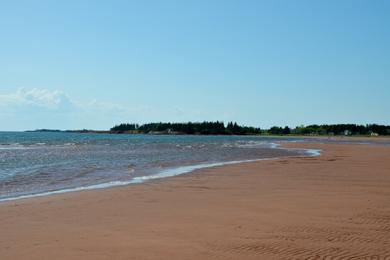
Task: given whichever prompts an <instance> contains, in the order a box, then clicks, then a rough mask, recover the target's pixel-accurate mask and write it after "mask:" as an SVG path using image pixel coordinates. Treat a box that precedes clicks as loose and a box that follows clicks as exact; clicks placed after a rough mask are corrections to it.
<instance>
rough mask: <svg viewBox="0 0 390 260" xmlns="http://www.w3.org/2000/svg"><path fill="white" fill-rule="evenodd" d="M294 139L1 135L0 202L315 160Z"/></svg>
mask: <svg viewBox="0 0 390 260" xmlns="http://www.w3.org/2000/svg"><path fill="white" fill-rule="evenodd" d="M280 140H283V141H299V140H297V139H294V138H265V137H256V136H251V137H249V136H188V135H114V134H87V133H64V132H58V133H57V132H0V201H7V200H13V199H18V198H28V197H34V196H43V195H50V194H56V193H63V192H70V191H79V190H85V189H96V188H106V187H111V186H119V185H128V184H132V183H134V184H135V183H141V182H145V181H148V180H152V179H157V178H164V177H170V176H175V175H179V174H183V173H188V172H191V171H193V170H196V169H201V168H205V167H213V166H219V165H224V164H232V163H238V162H244V161H254V160H264V159H272V158H280V157H287V156H297V155H298V156H299V155H305V154H308V155H315V154H317V153H318V152H317V151H314V150H312V151H305V150H293V149H291V150H289V149H283V148H280V147H279V146H278V145H276V144H275V142H277V141H280Z"/></svg>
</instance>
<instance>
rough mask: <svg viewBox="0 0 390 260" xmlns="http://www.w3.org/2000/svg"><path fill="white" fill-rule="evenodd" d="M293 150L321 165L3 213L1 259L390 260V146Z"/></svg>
mask: <svg viewBox="0 0 390 260" xmlns="http://www.w3.org/2000/svg"><path fill="white" fill-rule="evenodd" d="M290 146H292V144H290ZM293 146H295V147H310V148H320V149H323V155H322V156H321V157H316V158H289V159H278V160H273V161H262V162H256V163H247V164H240V165H230V166H224V167H218V168H213V169H207V170H202V171H198V172H196V173H192V174H187V175H182V176H178V177H174V178H170V179H165V180H159V181H154V182H150V183H146V184H140V185H130V186H126V187H120V188H112V189H106V190H95V191H86V192H76V193H68V194H62V195H55V196H49V197H43V198H35V199H27V200H19V201H12V202H6V203H0V232H1V233H0V259H1V260H3V259H39V260H41V259H94V260H95V259H97V260H98V259H180V260H182V259H390V146H387V147H385V146H367V145H341V144H327V145H324V144H293Z"/></svg>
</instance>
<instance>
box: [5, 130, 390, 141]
mask: <svg viewBox="0 0 390 260" xmlns="http://www.w3.org/2000/svg"><path fill="white" fill-rule="evenodd" d="M0 132H2V131H0ZM5 132H8V131H5ZM20 132H24V133H78V134H114V135H169V136H174V135H194V136H197V135H198V136H205V135H214V136H261V137H270V138H272V137H286V138H288V137H296V138H299V137H304V138H319V137H322V138H332V137H334V138H369V139H370V140H372V139H380V138H385V139H389V138H390V136H389V135H378V136H373V135H342V134H339V135H326V134H324V135H321V134H318V135H316V134H307V135H298V134H286V135H283V134H280V135H276V134H245V135H234V134H200V133H196V134H186V133H166V132H163V131H162V132H152V133H141V132H121V133H117V132H112V131H108V130H51V129H38V130H26V131H20Z"/></svg>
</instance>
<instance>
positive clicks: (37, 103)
mask: <svg viewBox="0 0 390 260" xmlns="http://www.w3.org/2000/svg"><path fill="white" fill-rule="evenodd" d="M0 106H2V107H8V108H13V107H41V108H46V109H64V108H69V107H71V106H73V104H72V101H71V100H70V99H69V97H68V96H67V95H65V94H64V93H63V92H61V91H57V90H56V91H49V90H46V89H37V88H33V89H25V88H20V89H18V90H17V91H16V92H14V93H8V94H0Z"/></svg>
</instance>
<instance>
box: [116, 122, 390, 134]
mask: <svg viewBox="0 0 390 260" xmlns="http://www.w3.org/2000/svg"><path fill="white" fill-rule="evenodd" d="M110 132H111V133H143V134H147V133H149V134H190V135H192V134H198V135H260V134H261V135H390V126H386V125H377V124H370V125H356V124H333V125H308V126H297V127H295V128H293V129H291V128H289V127H288V126H286V127H278V126H274V127H271V128H270V129H264V130H262V129H260V128H258V127H248V126H240V125H238V124H237V123H236V122H229V123H228V124H227V125H226V126H225V124H224V123H223V122H222V121H216V122H195V123H193V122H188V123H161V122H160V123H148V124H143V125H138V124H120V125H116V126H114V127H113V128H111V129H110Z"/></svg>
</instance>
